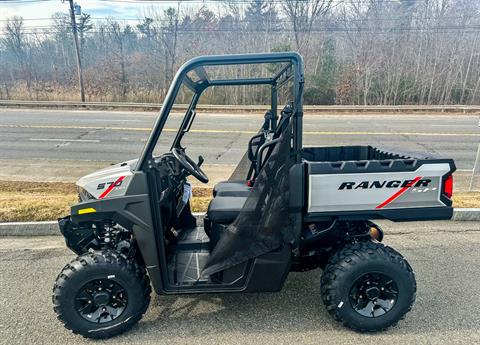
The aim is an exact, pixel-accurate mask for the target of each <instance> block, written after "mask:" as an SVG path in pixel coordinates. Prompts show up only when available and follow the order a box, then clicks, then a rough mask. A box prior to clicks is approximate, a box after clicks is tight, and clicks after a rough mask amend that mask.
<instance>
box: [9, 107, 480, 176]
mask: <svg viewBox="0 0 480 345" xmlns="http://www.w3.org/2000/svg"><path fill="white" fill-rule="evenodd" d="M156 115H157V113H151V112H117V111H75V110H38V109H37V110H28V109H0V178H2V179H18V178H21V179H38V177H39V175H41V179H42V180H67V181H74V180H76V179H77V178H78V177H80V176H82V175H83V174H84V173H86V172H89V171H93V170H95V169H98V168H99V167H103V166H105V165H108V164H110V163H114V162H119V161H123V160H127V159H132V158H137V157H138V156H139V154H140V152H141V151H142V148H143V146H144V144H145V142H146V140H147V138H148V135H149V132H150V130H151V128H152V126H153V123H154V121H155V119H156ZM181 119H182V116H181V115H180V114H174V115H173V116H171V117H170V118H169V120H168V121H167V123H166V129H167V131H166V132H165V133H163V134H162V139H161V141H160V144H159V147H158V152H162V151H165V150H167V149H168V144H169V143H170V142H171V141H172V138H173V136H174V135H175V132H176V129H177V128H178V126H179V122H180V121H181ZM261 123H262V117H261V115H258V114H239V113H232V114H221V113H220V114H217V113H198V114H197V118H196V119H195V121H194V123H193V126H192V129H191V131H190V133H188V134H187V135H186V136H185V137H184V141H183V143H184V144H185V145H186V146H187V152H188V153H189V154H190V155H191V156H192V157H196V156H197V155H200V154H201V155H203V156H204V158H205V164H206V165H209V166H215V165H222V166H229V167H230V168H229V169H230V170H231V169H232V167H233V165H234V164H236V163H237V162H238V161H239V160H240V158H241V156H242V155H243V153H244V152H245V150H246V145H247V142H248V139H249V138H250V137H251V136H252V135H253V134H255V133H256V132H257V130H258V128H260V126H261ZM478 125H479V117H478V115H477V116H475V115H462V114H451V115H425V114H405V113H398V114H388V115H381V114H364V113H356V114H341V115H338V114H334V115H326V114H322V115H310V114H307V115H305V117H304V136H303V140H304V144H305V145H306V146H319V145H321V146H324V145H327V146H328V145H365V144H369V145H373V146H377V147H379V148H382V149H385V150H390V151H394V152H405V153H407V154H408V153H414V154H420V155H421V156H425V155H427V156H439V157H447V158H454V159H455V161H456V164H457V167H458V169H460V170H461V171H463V172H467V173H468V171H471V169H472V168H473V166H474V161H475V156H476V152H477V149H478V146H479V142H480V127H479V126H478ZM227 170H228V169H227ZM39 171H41V173H39Z"/></svg>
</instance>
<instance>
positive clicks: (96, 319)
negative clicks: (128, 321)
mask: <svg viewBox="0 0 480 345" xmlns="http://www.w3.org/2000/svg"><path fill="white" fill-rule="evenodd" d="M127 302H128V296H127V292H126V291H125V289H124V288H123V287H122V286H121V285H120V284H118V283H117V282H115V281H113V280H110V279H96V280H92V281H90V282H88V283H87V284H85V285H84V286H82V288H81V289H80V290H79V291H78V293H77V295H76V297H75V309H76V310H77V311H78V313H79V314H80V316H81V317H82V318H84V319H85V320H87V321H90V322H92V323H105V322H109V321H113V320H115V319H116V318H118V317H119V316H120V315H122V313H123V312H124V310H125V308H126V307H127Z"/></svg>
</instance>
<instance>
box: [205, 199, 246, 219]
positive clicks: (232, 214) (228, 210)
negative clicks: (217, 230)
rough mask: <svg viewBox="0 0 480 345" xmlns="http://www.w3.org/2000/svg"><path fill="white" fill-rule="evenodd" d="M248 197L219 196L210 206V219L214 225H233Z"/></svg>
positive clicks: (208, 213) (208, 212)
mask: <svg viewBox="0 0 480 345" xmlns="http://www.w3.org/2000/svg"><path fill="white" fill-rule="evenodd" d="M246 200H247V197H238V196H237V197H234V196H217V197H215V198H214V199H213V200H212V201H211V202H210V205H208V211H207V215H208V219H209V220H210V221H211V222H212V223H221V224H222V223H223V224H226V223H231V222H232V221H234V220H235V218H237V216H238V214H239V213H240V210H241V209H242V207H243V205H244V204H245V201H246Z"/></svg>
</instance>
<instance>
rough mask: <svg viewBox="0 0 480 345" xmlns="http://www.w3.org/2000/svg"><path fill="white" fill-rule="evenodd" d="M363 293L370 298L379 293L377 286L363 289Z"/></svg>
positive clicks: (374, 297)
mask: <svg viewBox="0 0 480 345" xmlns="http://www.w3.org/2000/svg"><path fill="white" fill-rule="evenodd" d="M365 295H366V296H367V298H368V299H370V300H375V299H377V298H378V296H379V295H380V289H379V288H377V287H371V288H368V289H366V290H365Z"/></svg>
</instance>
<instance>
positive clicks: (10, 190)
mask: <svg viewBox="0 0 480 345" xmlns="http://www.w3.org/2000/svg"><path fill="white" fill-rule="evenodd" d="M211 195H212V190H211V188H208V187H207V188H206V187H194V189H193V198H192V200H191V206H192V211H193V212H204V211H206V210H207V206H208V203H209V202H210V200H211ZM76 201H77V192H76V188H75V185H74V184H73V183H59V182H43V183H38V182H23V181H0V222H21V221H42V220H55V219H57V218H59V217H63V216H65V215H67V214H69V211H70V205H72V204H74V203H75V202H76ZM453 204H454V206H455V207H480V193H478V192H475V193H466V192H458V193H455V194H454V197H453Z"/></svg>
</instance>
